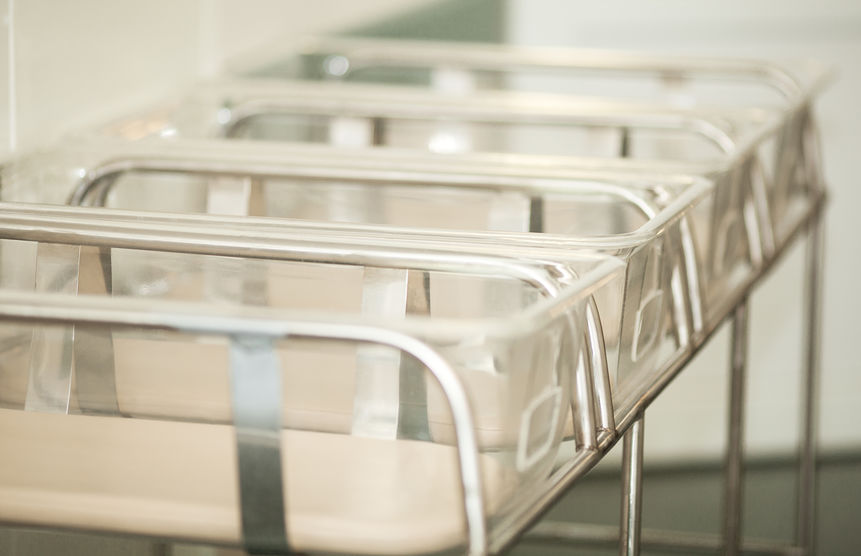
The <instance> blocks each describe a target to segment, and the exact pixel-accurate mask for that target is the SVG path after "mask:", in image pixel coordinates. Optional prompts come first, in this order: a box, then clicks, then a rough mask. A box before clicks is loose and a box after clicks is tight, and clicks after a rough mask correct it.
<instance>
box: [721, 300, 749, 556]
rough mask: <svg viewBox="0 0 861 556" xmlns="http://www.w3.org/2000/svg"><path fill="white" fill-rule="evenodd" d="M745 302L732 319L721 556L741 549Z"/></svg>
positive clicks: (746, 336) (745, 358)
mask: <svg viewBox="0 0 861 556" xmlns="http://www.w3.org/2000/svg"><path fill="white" fill-rule="evenodd" d="M747 324H748V311H747V299H744V300H743V301H742V302H741V303H739V305H738V306H737V307H736V308H735V312H734V313H733V318H732V361H731V369H730V396H729V434H728V438H727V453H726V475H725V484H724V530H723V533H724V554H727V555H736V554H738V553H739V551H740V547H741V525H742V519H741V507H742V494H743V492H744V481H743V479H744V477H743V463H744V398H745V395H744V394H745V372H746V370H747V369H746V367H747V338H748V326H747Z"/></svg>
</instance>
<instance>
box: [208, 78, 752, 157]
mask: <svg viewBox="0 0 861 556" xmlns="http://www.w3.org/2000/svg"><path fill="white" fill-rule="evenodd" d="M291 93H292V91H291V90H290V89H289V88H285V90H284V92H283V93H281V96H278V97H276V98H267V99H265V100H246V101H243V102H238V103H236V104H234V105H233V106H231V109H230V119H229V120H227V121H225V122H224V123H223V124H222V126H223V131H222V132H221V133H222V134H223V135H224V136H226V137H233V136H236V135H237V132H236V131H235V129H236V128H238V127H240V126H245V125H248V122H249V121H251V120H253V119H257V118H261V117H265V116H267V115H275V114H300V115H332V114H344V115H347V114H349V115H350V116H354V117H367V118H377V119H379V118H403V119H409V120H422V119H434V120H439V119H454V120H458V121H462V122H470V123H494V124H516V123H521V124H536V125H542V124H544V125H552V126H564V125H571V126H583V127H607V128H612V129H618V128H620V127H627V128H629V129H637V128H642V129H650V130H678V131H690V132H692V133H694V134H697V135H700V136H701V137H703V138H704V139H706V140H708V141H709V142H711V143H712V144H714V145H715V146H717V147H718V148H719V149H720V150H721V152H722V153H723V154H730V153H732V152H733V151H734V150H735V149H736V146H737V142H736V140H735V139H734V138H733V137H732V135H731V134H730V133H729V132H728V131H727V130H725V129H722V127H721V126H720V125H718V124H717V123H716V122H715V121H712V120H710V119H707V118H705V117H702V116H699V115H697V113H696V112H687V111H682V110H679V111H676V112H672V111H669V112H666V113H659V112H656V111H655V109H654V108H653V109H652V111H641V112H636V111H634V112H630V113H628V114H625V113H618V112H614V111H612V110H610V111H605V112H600V111H599V109H597V108H590V109H588V110H575V109H573V107H566V106H565V104H564V103H563V104H559V105H558V106H555V107H552V108H544V109H541V110H537V109H535V108H533V106H535V105H516V106H514V105H511V104H509V103H504V102H501V103H497V104H495V103H494V102H493V100H488V99H483V98H481V97H480V96H478V97H477V101H476V102H461V103H445V102H441V100H440V99H443V100H445V99H447V97H439V96H435V97H429V98H427V99H404V100H403V101H402V102H401V103H398V102H397V101H393V100H392V99H383V100H380V99H377V98H375V97H374V96H372V95H366V96H365V97H362V96H358V95H353V96H351V97H349V99H344V98H339V97H337V96H334V95H333V97H332V98H328V97H326V96H325V95H317V96H313V97H310V98H309V97H307V96H302V94H301V93H300V94H296V93H292V94H294V95H296V96H293V97H291V96H288V95H290V94H291ZM458 100H461V101H463V100H464V99H463V98H462V97H458ZM538 106H540V105H538Z"/></svg>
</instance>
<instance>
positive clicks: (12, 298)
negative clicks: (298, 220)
mask: <svg viewBox="0 0 861 556" xmlns="http://www.w3.org/2000/svg"><path fill="white" fill-rule="evenodd" d="M274 313H275V312H273V311H265V310H243V311H236V310H235V309H234V310H233V311H231V313H230V314H225V313H223V312H222V310H219V309H218V308H216V307H212V306H208V305H199V304H186V303H163V302H155V301H153V300H146V302H145V303H138V302H131V301H119V300H116V299H111V300H99V299H82V298H78V297H72V296H63V295H56V294H54V295H49V294H35V293H30V292H17V291H16V292H6V291H0V319H9V320H16V321H22V322H35V323H43V324H65V325H101V326H122V327H132V328H146V329H168V330H175V331H180V332H187V333H192V334H214V335H226V336H242V337H257V338H269V339H271V340H277V339H279V338H286V337H291V338H307V339H328V340H345V341H355V342H370V343H377V344H381V345H387V346H390V347H392V348H395V349H398V350H401V351H403V352H405V353H407V354H409V355H410V356H412V357H415V358H416V359H417V360H418V361H419V362H421V364H422V365H424V367H425V368H426V369H427V370H428V372H430V374H431V376H433V377H434V379H435V380H436V381H437V383H438V384H439V386H440V388H441V389H442V391H443V393H444V394H445V396H446V399H447V400H448V404H449V408H450V410H451V413H452V418H453V421H454V432H455V439H456V440H455V442H456V445H457V451H458V463H459V466H460V473H461V488H462V492H463V500H464V515H465V520H466V525H467V532H468V549H469V554H470V555H474V556H479V555H484V554H486V553H487V546H488V532H487V523H486V518H485V514H484V493H483V486H482V480H481V469H480V464H479V451H478V440H477V438H476V433H475V426H474V421H473V417H472V409H471V407H470V403H469V399H468V397H467V395H466V391H465V389H464V386H463V383H462V381H461V380H460V377H459V376H458V374H457V373H456V372H455V371H454V369H453V368H452V367H451V366H450V365H449V364H448V363H447V362H446V361H445V359H443V358H442V356H440V355H439V354H438V353H437V352H436V351H435V350H434V349H433V348H432V347H430V346H429V345H427V344H425V343H424V342H422V341H421V340H418V339H416V338H413V337H411V336H408V335H405V334H403V333H400V332H397V331H395V330H389V329H384V328H379V327H374V326H366V325H356V324H344V323H338V322H317V321H301V320H289V319H283V318H280V317H278V316H277V315H275V314H274Z"/></svg>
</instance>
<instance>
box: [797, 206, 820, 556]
mask: <svg viewBox="0 0 861 556" xmlns="http://www.w3.org/2000/svg"><path fill="white" fill-rule="evenodd" d="M823 235H824V230H823V220H822V219H821V218H820V217H819V216H817V217H815V218H814V219H813V220H812V221H811V223H810V228H809V231H808V238H807V260H806V269H805V280H806V284H805V307H804V315H805V319H804V322H805V330H804V332H805V343H804V369H803V376H804V378H803V380H804V385H803V389H802V392H803V396H804V399H803V407H802V412H803V416H804V420H803V429H802V434H801V451H800V455H799V468H798V523H797V529H796V538H795V540H796V542H797V543H798V546H799V547H801V548H802V549H803V550H804V553H805V554H813V553H814V550H813V549H814V546H815V529H816V520H815V513H816V512H815V509H816V423H817V421H816V414H817V404H816V401H817V391H818V382H819V381H818V378H819V349H820V332H821V300H822V286H821V277H822V255H823Z"/></svg>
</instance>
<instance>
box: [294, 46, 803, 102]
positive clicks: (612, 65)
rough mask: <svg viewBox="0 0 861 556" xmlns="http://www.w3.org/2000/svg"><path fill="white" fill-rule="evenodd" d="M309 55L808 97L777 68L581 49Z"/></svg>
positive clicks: (415, 49)
mask: <svg viewBox="0 0 861 556" xmlns="http://www.w3.org/2000/svg"><path fill="white" fill-rule="evenodd" d="M302 53H303V54H304V55H314V54H319V55H324V54H325V55H339V56H343V57H344V58H345V59H346V60H347V62H348V73H345V75H348V74H349V72H352V71H355V70H359V69H366V68H368V67H373V66H380V65H401V66H408V67H416V66H419V65H426V66H431V65H435V66H440V65H445V66H446V67H457V68H462V69H467V70H473V71H495V72H503V71H511V70H512V69H536V68H538V69H545V70H555V71H572V70H573V71H591V72H606V73H623V74H624V73H637V74H644V73H645V74H657V75H665V74H668V73H669V74H672V75H679V76H680V77H688V76H694V77H698V76H703V77H710V76H721V77H732V76H736V75H737V76H739V77H740V78H748V79H752V80H758V79H764V80H765V81H764V84H765V85H766V86H768V87H771V88H773V89H774V90H776V91H777V92H778V93H779V94H781V95H783V96H784V97H786V98H793V97H796V96H798V95H801V94H803V93H804V91H805V86H804V84H803V83H802V82H801V80H800V79H798V78H797V77H795V76H794V75H793V74H791V73H790V72H789V71H787V70H786V69H785V68H783V67H780V66H778V65H776V64H773V63H768V62H757V61H748V60H727V59H720V58H697V57H678V58H670V57H666V56H649V55H644V54H640V53H627V52H615V51H602V50H594V49H581V48H577V49H574V48H554V47H524V46H508V45H489V44H474V43H457V42H435V41H406V40H397V41H394V40H385V39H360V38H358V39H353V38H349V39H345V38H334V39H332V38H324V39H322V40H321V39H317V40H316V41H312V42H311V43H310V44H309V45H306V47H305V48H303V49H302Z"/></svg>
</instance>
